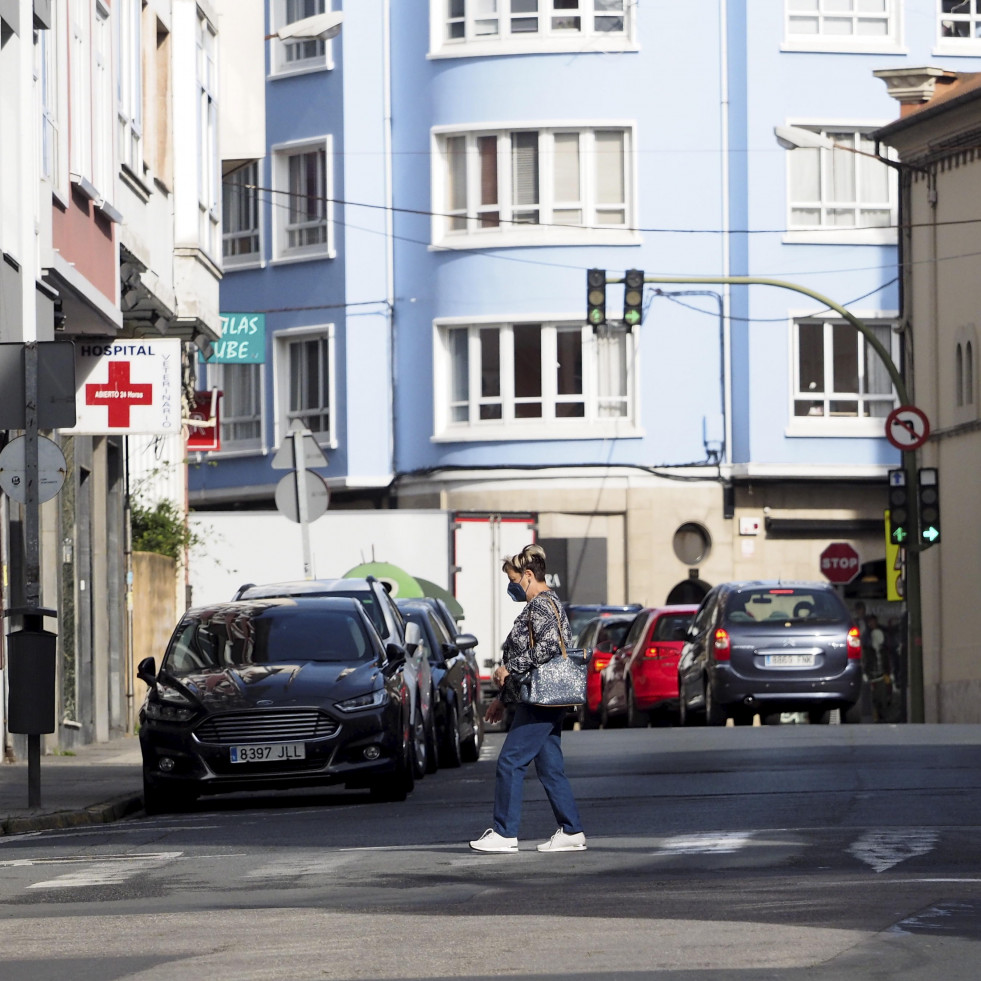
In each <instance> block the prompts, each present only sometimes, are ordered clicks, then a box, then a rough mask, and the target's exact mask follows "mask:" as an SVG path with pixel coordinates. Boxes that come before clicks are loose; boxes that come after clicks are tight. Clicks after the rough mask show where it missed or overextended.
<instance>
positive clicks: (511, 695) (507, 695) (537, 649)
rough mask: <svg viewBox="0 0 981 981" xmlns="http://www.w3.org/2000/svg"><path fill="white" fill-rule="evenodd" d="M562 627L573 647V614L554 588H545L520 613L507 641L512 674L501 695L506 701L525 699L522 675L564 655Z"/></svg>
mask: <svg viewBox="0 0 981 981" xmlns="http://www.w3.org/2000/svg"><path fill="white" fill-rule="evenodd" d="M529 625H530V629H529ZM559 630H561V631H562V638H563V640H564V641H565V646H566V647H567V648H569V647H571V646H572V632H571V630H570V628H569V618H568V617H567V616H566V612H565V610H564V609H563V608H562V604H561V603H560V602H559V600H558V597H557V596H556V595H555V594H554V593H553V592H551V591H550V590H547V589H546V590H543V591H542V592H540V593H539V594H538V595H537V596H536V597H535V598H534V599H532V600H530V601H529V602H528V603H527V604H526V605H525V608H524V609H523V610H522V611H521V612H520V613H519V614H518V615H517V617H516V618H515V620H514V626H513V627H512V628H511V632H510V633H509V634H508V636H507V640H505V641H504V667H506V668H507V669H508V672H509V674H508V678H507V681H506V682H505V685H504V688H503V690H502V692H501V697H502V699H503V700H504V701H505V702H506V703H508V704H514V703H515V702H519V701H520V700H521V697H520V692H519V691H518V684H517V679H518V678H519V677H520V676H522V675H525V674H527V673H528V672H529V671H531V669H532V668H534V667H537V666H538V665H539V664H544V663H545V662H546V661H550V660H551V659H552V658H553V657H555V656H556V655H560V656H561V654H562V645H561V644H560V643H559ZM532 639H534V646H533V645H532Z"/></svg>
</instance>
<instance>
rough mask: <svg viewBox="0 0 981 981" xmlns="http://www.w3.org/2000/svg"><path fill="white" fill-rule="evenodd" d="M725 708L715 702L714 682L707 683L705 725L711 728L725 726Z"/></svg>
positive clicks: (726, 716)
mask: <svg viewBox="0 0 981 981" xmlns="http://www.w3.org/2000/svg"><path fill="white" fill-rule="evenodd" d="M727 718H728V715H727V714H726V710H725V708H723V706H721V705H720V704H719V703H718V702H717V701H716V700H715V692H713V690H712V682H711V681H706V682H705V724H706V725H709V726H724V725H725V724H726V719H727Z"/></svg>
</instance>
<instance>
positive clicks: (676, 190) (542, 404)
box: [190, 0, 981, 603]
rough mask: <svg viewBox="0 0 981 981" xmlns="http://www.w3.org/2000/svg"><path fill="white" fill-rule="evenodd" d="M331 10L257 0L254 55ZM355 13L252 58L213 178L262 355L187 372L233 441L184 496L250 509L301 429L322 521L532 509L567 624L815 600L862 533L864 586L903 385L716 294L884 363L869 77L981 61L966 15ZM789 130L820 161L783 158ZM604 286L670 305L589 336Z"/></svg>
mask: <svg viewBox="0 0 981 981" xmlns="http://www.w3.org/2000/svg"><path fill="white" fill-rule="evenodd" d="M323 6H324V5H323V0H320V2H318V0H305V2H292V0H287V2H280V0H272V2H271V3H270V4H269V11H268V17H269V30H270V33H272V32H273V31H275V30H276V29H277V28H278V27H279V26H282V24H283V23H285V22H286V21H288V20H296V19H298V18H299V17H301V16H308V15H310V14H314V13H319V12H320V11H321V10H322V9H323ZM832 8H834V9H832ZM872 8H874V9H872ZM343 15H344V21H343V28H342V31H341V34H340V36H339V37H337V38H336V39H334V40H330V41H326V42H324V41H293V42H290V43H288V44H287V43H284V42H281V41H278V40H273V41H271V42H270V44H269V46H268V47H269V50H268V53H267V64H266V66H265V70H266V72H267V84H266V90H267V101H266V110H267V120H268V122H267V154H266V157H265V158H264V159H262V160H259V161H227V162H226V166H225V172H226V174H225V229H224V233H225V241H226V258H225V279H224V282H223V284H222V309H223V310H224V311H228V312H232V311H246V312H263V313H264V314H265V322H266V351H265V354H266V360H265V363H264V364H263V365H261V366H259V365H254V366H249V367H245V366H241V365H222V366H211V365H209V366H208V368H207V369H206V370H205V371H203V372H202V378H203V379H204V383H205V384H206V385H207V386H208V387H211V386H217V387H218V388H220V389H222V390H223V391H224V392H225V396H224V407H223V421H222V450H221V451H220V452H217V453H214V454H209V456H208V458H207V459H206V460H201V461H199V462H198V463H197V464H196V465H195V466H193V467H192V470H191V477H190V481H191V485H190V486H191V500H192V504H193V505H194V506H196V507H198V508H204V507H210V508H228V507H237V506H242V505H248V506H256V505H259V506H261V505H268V504H270V503H271V501H272V495H273V489H274V486H275V482H276V480H277V479H278V477H279V476H281V474H280V473H278V472H277V471H275V470H273V469H272V468H271V465H270V464H271V458H272V454H273V452H274V451H275V449H276V447H277V446H278V445H279V444H280V443H281V441H282V438H283V436H284V434H285V432H286V431H287V430H288V428H289V425H290V424H291V422H292V421H293V420H294V419H298V420H299V421H300V422H302V423H303V424H304V425H306V426H307V427H308V428H310V429H311V430H312V431H313V432H314V433H315V434H316V435H317V437H318V439H319V440H320V441H321V444H322V445H323V447H324V449H325V451H326V453H327V456H328V459H329V466H328V469H327V470H326V471H325V472H324V476H325V478H326V480H327V482H328V484H329V485H331V488H332V492H333V501H334V506H344V507H378V506H390V507H405V508H419V507H427V508H428V507H439V508H446V509H451V510H467V511H478V512H492V513H498V512H534V513H536V514H537V515H538V518H539V525H538V528H539V536H540V537H541V538H542V539H543V540H545V541H546V542H550V543H553V545H554V547H555V554H561V555H562V556H564V557H565V558H564V559H563V561H564V562H565V567H564V568H563V573H564V585H565V592H566V595H568V596H569V597H570V598H574V599H578V600H579V601H584V602H585V601H598V600H610V601H615V600H637V601H640V602H645V603H658V602H663V601H665V600H666V599H670V600H673V601H677V600H691V599H697V598H699V596H700V595H701V594H702V593H703V592H704V590H705V588H706V587H707V586H708V585H709V584H711V583H713V582H717V581H721V580H724V579H730V578H740V577H744V576H745V577H751V576H767V577H769V576H783V577H795V578H805V579H814V578H820V572H819V561H818V560H819V555H820V552H821V551H822V550H823V548H824V547H825V546H826V545H827V544H828V542H830V541H850V542H852V543H853V544H854V545H855V547H856V549H857V550H858V551H859V553H860V554H861V556H862V559H863V562H864V563H865V568H864V570H863V571H864V572H865V575H864V577H863V578H865V579H866V580H867V581H868V586H867V587H866V588H867V589H868V591H869V596H871V597H873V598H875V597H877V596H880V595H882V596H884V592H883V590H884V578H883V574H882V569H883V566H884V544H883V534H882V509H883V506H884V500H885V480H886V471H887V470H888V469H889V467H890V466H894V465H895V464H896V462H897V461H898V454H897V452H896V451H895V450H894V449H893V448H892V447H891V446H890V445H889V443H888V442H887V441H886V439H885V438H884V423H885V417H886V416H887V415H888V413H889V411H890V410H891V409H892V408H894V407H895V406H896V404H897V402H896V397H895V393H894V392H893V390H892V385H891V383H890V380H889V377H888V373H887V372H886V370H885V368H884V367H883V365H882V363H881V361H880V360H879V359H878V357H877V356H876V354H875V352H874V351H873V350H872V349H871V348H870V347H869V346H868V345H867V344H866V343H865V342H864V341H863V339H862V337H861V336H860V335H859V334H858V332H857V331H856V330H855V329H854V327H852V326H851V325H849V324H848V323H846V322H844V321H843V320H842V319H841V318H840V317H838V316H836V315H834V313H833V311H829V310H828V309H827V308H826V307H824V306H823V305H822V304H821V303H819V302H817V301H815V300H814V299H812V298H810V297H808V296H805V295H803V294H801V293H799V292H795V291H794V290H792V289H787V288H781V287H779V286H750V287H747V286H740V285H733V284H731V283H727V282H724V281H725V280H727V279H731V278H732V277H740V276H752V277H759V278H770V279H776V280H780V281H785V282H787V283H789V284H795V285H799V286H803V287H806V288H808V289H811V290H814V291H817V292H818V293H820V294H822V295H825V296H828V297H830V298H831V299H833V300H834V301H835V302H836V303H839V304H841V305H844V306H846V307H847V308H848V309H849V310H850V311H851V312H852V313H853V314H854V315H856V316H858V317H859V318H861V319H862V320H863V321H865V322H866V323H867V324H868V325H869V327H870V329H871V330H874V331H875V333H876V336H877V337H878V338H879V339H880V341H881V342H882V343H883V344H884V345H885V346H886V348H887V349H888V350H889V351H890V352H891V353H892V356H893V358H894V360H895V361H896V362H897V363H900V364H901V363H902V359H903V357H904V356H905V355H906V354H907V353H908V352H904V331H903V324H902V318H901V310H900V304H901V299H900V289H899V283H898V274H897V244H896V243H897V220H898V201H897V191H896V181H895V175H894V173H893V172H892V170H891V169H890V168H889V167H888V166H886V165H885V164H883V163H881V162H879V161H877V160H876V159H874V158H875V155H876V153H877V150H878V148H877V147H876V146H875V145H874V144H873V143H872V142H871V141H870V140H869V138H868V134H869V133H870V132H872V131H873V130H875V129H876V128H877V127H879V126H881V125H883V124H884V123H886V122H888V121H889V120H891V119H892V118H894V117H895V115H896V103H895V101H894V100H893V99H892V98H891V97H890V95H889V93H888V92H887V90H886V87H885V86H884V85H883V84H882V82H880V81H878V80H877V79H876V78H874V76H873V71H875V70H877V69H883V68H903V67H911V66H919V65H934V66H938V67H941V68H943V67H946V68H951V69H956V70H959V71H969V70H974V69H976V67H977V66H978V65H979V64H981V61H979V56H981V48H979V45H981V41H976V40H975V39H974V38H975V35H976V34H977V33H978V32H977V31H976V30H975V28H976V26H977V25H974V24H973V23H972V22H971V21H972V17H973V16H974V15H973V14H964V13H963V12H960V11H959V8H958V7H957V5H956V4H951V3H948V2H947V0H881V2H880V3H877V4H868V3H859V2H858V0H854V2H851V3H848V2H846V3H835V4H833V5H831V4H828V3H826V2H824V0H752V3H750V2H749V0H689V2H687V3H684V4H678V3H667V2H649V3H647V4H642V5H641V4H635V3H628V2H625V0H578V2H576V3H572V4H570V3H569V2H567V0H563V2H559V0H536V2H531V3H529V2H527V0H522V2H520V3H519V2H517V0H498V2H497V3H488V2H483V0H431V2H429V3H423V2H419V3H415V4H405V3H389V2H387V0H359V2H358V3H348V4H346V5H345V6H344V9H343ZM751 15H752V16H751ZM777 126H780V127H788V126H789V127H796V128H797V129H798V130H800V129H803V130H805V131H807V132H808V133H811V134H812V135H815V136H820V137H824V138H825V143H826V145H825V146H824V147H822V148H816V147H804V148H801V149H794V150H789V149H786V148H784V147H782V146H781V145H779V144H778V142H777V140H776V138H775V136H774V127H777ZM831 144H834V145H835V146H834V148H832V147H831ZM853 150H854V151H860V152H858V153H855V152H851V151H853ZM590 268H598V269H603V270H605V271H606V272H607V276H608V278H609V279H611V280H619V279H622V277H623V274H624V272H625V271H626V270H628V269H640V270H644V271H645V272H646V273H647V274H648V276H652V277H653V276H657V277H663V278H665V279H677V280H678V282H675V283H671V282H664V283H657V284H649V285H648V286H647V288H646V291H645V298H644V300H645V316H644V320H643V323H642V324H641V325H640V326H637V327H634V328H633V329H632V330H627V329H626V328H625V326H624V325H623V323H622V320H621V316H622V300H623V289H622V286H620V285H614V284H611V285H609V287H608V289H607V314H608V323H607V325H605V326H603V327H601V328H599V329H597V330H594V329H593V328H592V327H591V326H589V325H587V324H586V322H585V305H586V270H587V269H590ZM687 280H705V281H704V282H691V281H687ZM584 570H585V571H584Z"/></svg>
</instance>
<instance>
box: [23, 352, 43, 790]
mask: <svg viewBox="0 0 981 981" xmlns="http://www.w3.org/2000/svg"><path fill="white" fill-rule="evenodd" d="M37 437H38V432H37V342H36V341H28V343H27V344H25V345H24V481H25V483H26V485H27V486H26V488H25V490H26V492H27V497H26V500H25V502H24V606H25V609H24V619H23V624H24V630H25V631H31V632H33V631H40V630H41V628H42V627H43V626H44V624H43V620H42V617H41V612H40V609H41V539H40V525H41V519H40V507H41V504H40V499H39V496H38V458H37V454H38V450H37ZM27 806H28V807H40V806H41V735H40V733H37V732H31V733H28V735H27Z"/></svg>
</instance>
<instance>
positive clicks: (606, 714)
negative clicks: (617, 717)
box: [599, 689, 613, 729]
mask: <svg viewBox="0 0 981 981" xmlns="http://www.w3.org/2000/svg"><path fill="white" fill-rule="evenodd" d="M599 724H600V728H601V729H612V728H613V716H611V715H610V710H609V708H608V707H607V704H606V691H605V689H604V690H603V691H602V692H600V704H599Z"/></svg>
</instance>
